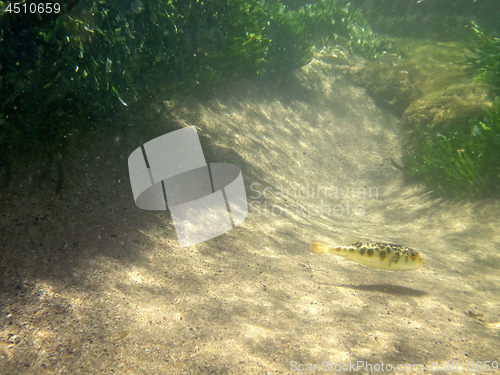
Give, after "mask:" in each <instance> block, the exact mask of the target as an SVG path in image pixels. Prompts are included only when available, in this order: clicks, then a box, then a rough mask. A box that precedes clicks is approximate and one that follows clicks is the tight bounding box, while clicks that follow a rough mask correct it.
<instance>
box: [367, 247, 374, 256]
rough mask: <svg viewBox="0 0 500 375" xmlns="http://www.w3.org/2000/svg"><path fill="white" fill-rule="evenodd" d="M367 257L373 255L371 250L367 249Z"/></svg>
mask: <svg viewBox="0 0 500 375" xmlns="http://www.w3.org/2000/svg"><path fill="white" fill-rule="evenodd" d="M366 254H367V255H368V256H369V257H371V256H372V255H373V249H368V252H367V253H366Z"/></svg>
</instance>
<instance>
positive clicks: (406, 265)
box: [311, 241, 424, 271]
mask: <svg viewBox="0 0 500 375" xmlns="http://www.w3.org/2000/svg"><path fill="white" fill-rule="evenodd" d="M311 253H313V254H326V253H333V254H337V255H340V256H342V257H344V258H348V259H350V260H352V261H354V262H356V263H359V264H362V265H364V266H366V267H370V268H375V269H380V270H389V271H413V270H417V269H419V268H420V267H422V266H423V265H424V259H423V258H422V255H421V254H420V253H419V252H418V251H415V250H413V249H410V248H409V247H403V246H399V245H394V244H390V243H371V242H368V243H362V242H355V243H353V244H352V245H349V246H332V245H327V244H324V243H321V242H317V241H313V243H312V244H311Z"/></svg>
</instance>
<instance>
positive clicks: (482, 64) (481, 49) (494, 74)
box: [467, 22, 500, 94]
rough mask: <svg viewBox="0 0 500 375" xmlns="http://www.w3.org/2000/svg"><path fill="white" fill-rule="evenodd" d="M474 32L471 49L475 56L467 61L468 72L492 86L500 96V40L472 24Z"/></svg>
mask: <svg viewBox="0 0 500 375" xmlns="http://www.w3.org/2000/svg"><path fill="white" fill-rule="evenodd" d="M471 24H472V27H471V29H472V30H473V31H474V35H473V41H472V42H471V43H470V48H471V49H472V50H473V51H474V53H475V56H474V57H472V58H470V59H468V60H467V64H468V65H469V66H468V67H467V71H468V72H469V73H470V74H472V75H474V76H475V79H476V80H478V81H483V82H486V83H488V84H489V85H491V86H492V88H493V90H494V91H495V93H497V94H500V38H498V37H497V36H496V35H495V34H493V33H487V32H486V31H484V30H483V29H482V28H480V27H479V26H478V25H477V24H476V23H474V22H472V23H471Z"/></svg>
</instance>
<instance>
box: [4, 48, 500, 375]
mask: <svg viewBox="0 0 500 375" xmlns="http://www.w3.org/2000/svg"><path fill="white" fill-rule="evenodd" d="M151 110H158V111H159V112H160V114H161V115H162V116H163V117H162V120H161V121H158V122H157V123H154V124H150V123H136V124H133V126H131V127H130V129H131V130H130V131H128V132H126V133H125V134H114V133H113V132H112V131H106V130H101V131H100V132H99V134H98V136H96V137H94V138H92V137H90V138H89V142H88V145H87V146H86V147H80V148H78V151H76V152H75V153H73V154H72V155H68V156H64V158H63V160H62V163H63V167H64V171H65V179H64V187H63V190H62V192H61V193H60V194H59V195H57V196H56V195H55V194H54V190H53V189H52V186H49V185H48V184H47V183H46V182H44V181H40V180H39V179H38V178H37V177H36V176H38V175H39V172H40V170H42V169H43V168H44V167H45V164H44V162H43V161H39V160H33V161H26V160H23V161H19V163H17V164H15V165H14V167H15V169H16V172H15V173H14V176H13V179H12V182H11V184H10V186H9V188H8V189H5V190H2V191H1V192H0V194H1V213H0V237H1V242H0V246H1V247H0V251H1V256H0V271H1V279H0V280H1V284H0V287H1V289H0V312H1V315H0V355H1V356H0V373H1V374H56V373H65V374H94V373H96V374H97V373H118V374H275V373H276V374H292V373H312V372H313V370H315V371H314V372H315V373H322V372H325V373H326V372H327V371H328V372H333V373H352V374H366V373H382V372H383V373H388V374H390V373H401V374H402V373H406V374H409V373H424V372H433V373H435V372H436V373H437V372H438V371H435V370H436V368H435V366H436V363H437V364H438V365H439V373H457V371H460V372H462V370H463V367H462V366H465V371H463V372H470V373H474V372H476V373H477V372H480V370H481V369H484V368H485V367H484V366H485V365H486V366H495V364H496V362H494V361H500V359H499V351H498V348H499V344H500V343H499V330H500V310H499V302H500V296H499V292H500V289H499V288H500V278H499V272H498V270H499V269H500V256H499V253H498V249H499V248H500V243H499V242H500V236H499V228H500V220H499V213H500V205H499V201H498V200H483V201H478V202H464V201H452V200H442V199H439V198H435V197H433V195H432V194H429V193H428V192H426V190H425V189H423V188H422V187H419V186H417V185H415V184H409V183H406V182H405V181H404V178H403V175H402V173H401V172H400V171H398V170H396V169H395V168H394V167H392V165H391V159H393V160H395V161H398V160H399V158H400V156H401V149H400V147H401V146H400V145H399V139H400V121H399V120H398V119H397V118H396V117H393V116H392V115H391V114H389V113H387V112H384V111H383V110H381V109H379V108H377V107H376V106H375V104H374V103H373V101H372V100H371V99H370V97H369V96H368V95H367V94H366V93H365V91H364V90H363V89H361V88H357V87H354V86H352V85H350V84H349V83H348V82H346V80H345V79H344V78H343V76H342V75H341V73H340V72H339V71H338V70H337V68H336V66H335V65H334V64H332V63H328V62H325V60H324V59H321V54H319V55H317V57H316V58H315V59H314V60H313V61H312V62H311V63H310V64H309V65H307V66H305V67H304V68H302V69H301V70H300V71H298V72H297V74H296V76H295V77H294V78H293V79H291V80H290V82H288V83H286V84H282V85H281V86H279V88H276V87H274V88H271V87H266V86H262V85H258V84H254V83H251V82H247V81H244V82H238V83H236V84H232V85H231V86H229V87H226V88H225V89H224V92H223V93H221V94H220V95H214V96H213V97H212V98H211V99H207V100H194V99H189V98H188V99H186V98H185V99H182V100H181V99H178V100H171V101H162V100H161V98H157V99H155V103H154V104H153V105H152V107H151ZM135 118H140V114H139V115H137V116H135ZM134 121H137V120H134ZM166 124H168V126H167V125H166ZM192 125H195V126H196V127H197V130H198V134H199V136H200V139H201V143H202V146H203V149H204V153H205V158H206V160H207V162H227V163H233V164H236V165H238V166H239V167H240V168H241V170H242V173H243V178H244V181H245V186H246V191H247V197H248V201H249V204H250V206H249V215H248V217H247V219H246V220H245V221H244V222H243V223H242V224H241V225H240V226H238V227H237V228H235V229H233V230H232V231H230V232H228V233H226V234H224V235H222V236H219V237H217V238H214V239H212V240H209V241H206V242H204V243H201V244H197V245H194V246H191V247H188V248H181V247H180V246H179V243H178V240H177V236H176V233H175V229H174V227H173V224H172V220H171V216H170V214H169V212H168V211H166V212H159V211H157V212H151V211H143V210H140V209H138V208H137V207H136V206H135V204H134V201H133V197H132V192H131V188H130V182H129V178H128V171H127V159H128V155H129V154H130V153H131V152H132V151H133V150H134V149H135V148H137V147H139V146H140V145H141V144H142V143H144V142H146V141H148V140H149V139H151V138H152V137H154V136H159V135H162V134H164V133H166V132H168V131H170V130H172V129H178V128H181V127H186V126H192ZM132 129H133V130H132ZM151 129H152V130H151ZM266 188H267V189H266ZM318 188H320V189H319V190H318ZM281 191H285V192H287V191H288V195H284V194H281ZM325 192H326V193H327V194H326V195H325V194H324V193H325ZM328 206H329V207H330V208H331V209H332V210H334V211H333V212H332V211H330V212H328V208H327V207H328ZM321 208H323V212H321ZM347 233H351V234H353V235H355V236H356V237H358V238H359V239H361V240H365V241H380V242H392V243H397V244H403V245H406V246H410V247H412V248H414V249H416V250H418V251H420V252H421V253H422V254H423V255H424V257H425V260H426V264H425V266H424V268H422V269H420V270H418V271H415V272H387V271H378V270H372V269H368V268H364V267H362V266H360V265H357V264H356V263H353V262H350V261H348V260H344V259H342V258H338V257H335V256H332V255H322V256H321V255H311V254H310V251H309V248H310V243H311V240H313V239H314V240H321V241H324V242H331V243H340V242H341V241H342V239H343V238H344V237H345V235H346V234H347ZM452 361H456V362H453V363H452ZM488 361H489V362H488ZM447 363H449V366H450V367H449V368H448V369H447V368H446V367H445V366H446V364H447ZM319 365H322V366H321V367H319ZM398 365H399V366H398ZM419 365H421V367H419ZM430 365H433V366H434V367H433V368H431V367H430ZM452 365H457V368H458V370H457V371H453V369H452V367H451V366H452ZM308 366H309V367H308ZM314 366H316V367H314ZM478 366H482V368H479V367H478ZM486 368H487V367H486ZM491 369H493V367H491Z"/></svg>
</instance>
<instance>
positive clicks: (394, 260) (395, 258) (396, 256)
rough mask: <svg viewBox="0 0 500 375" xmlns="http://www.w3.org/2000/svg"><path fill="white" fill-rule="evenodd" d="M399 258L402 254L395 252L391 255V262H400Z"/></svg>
mask: <svg viewBox="0 0 500 375" xmlns="http://www.w3.org/2000/svg"><path fill="white" fill-rule="evenodd" d="M399 258H400V256H399V254H398V253H396V254H394V255H393V256H392V257H391V264H393V263H394V264H396V263H397V262H399Z"/></svg>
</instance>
